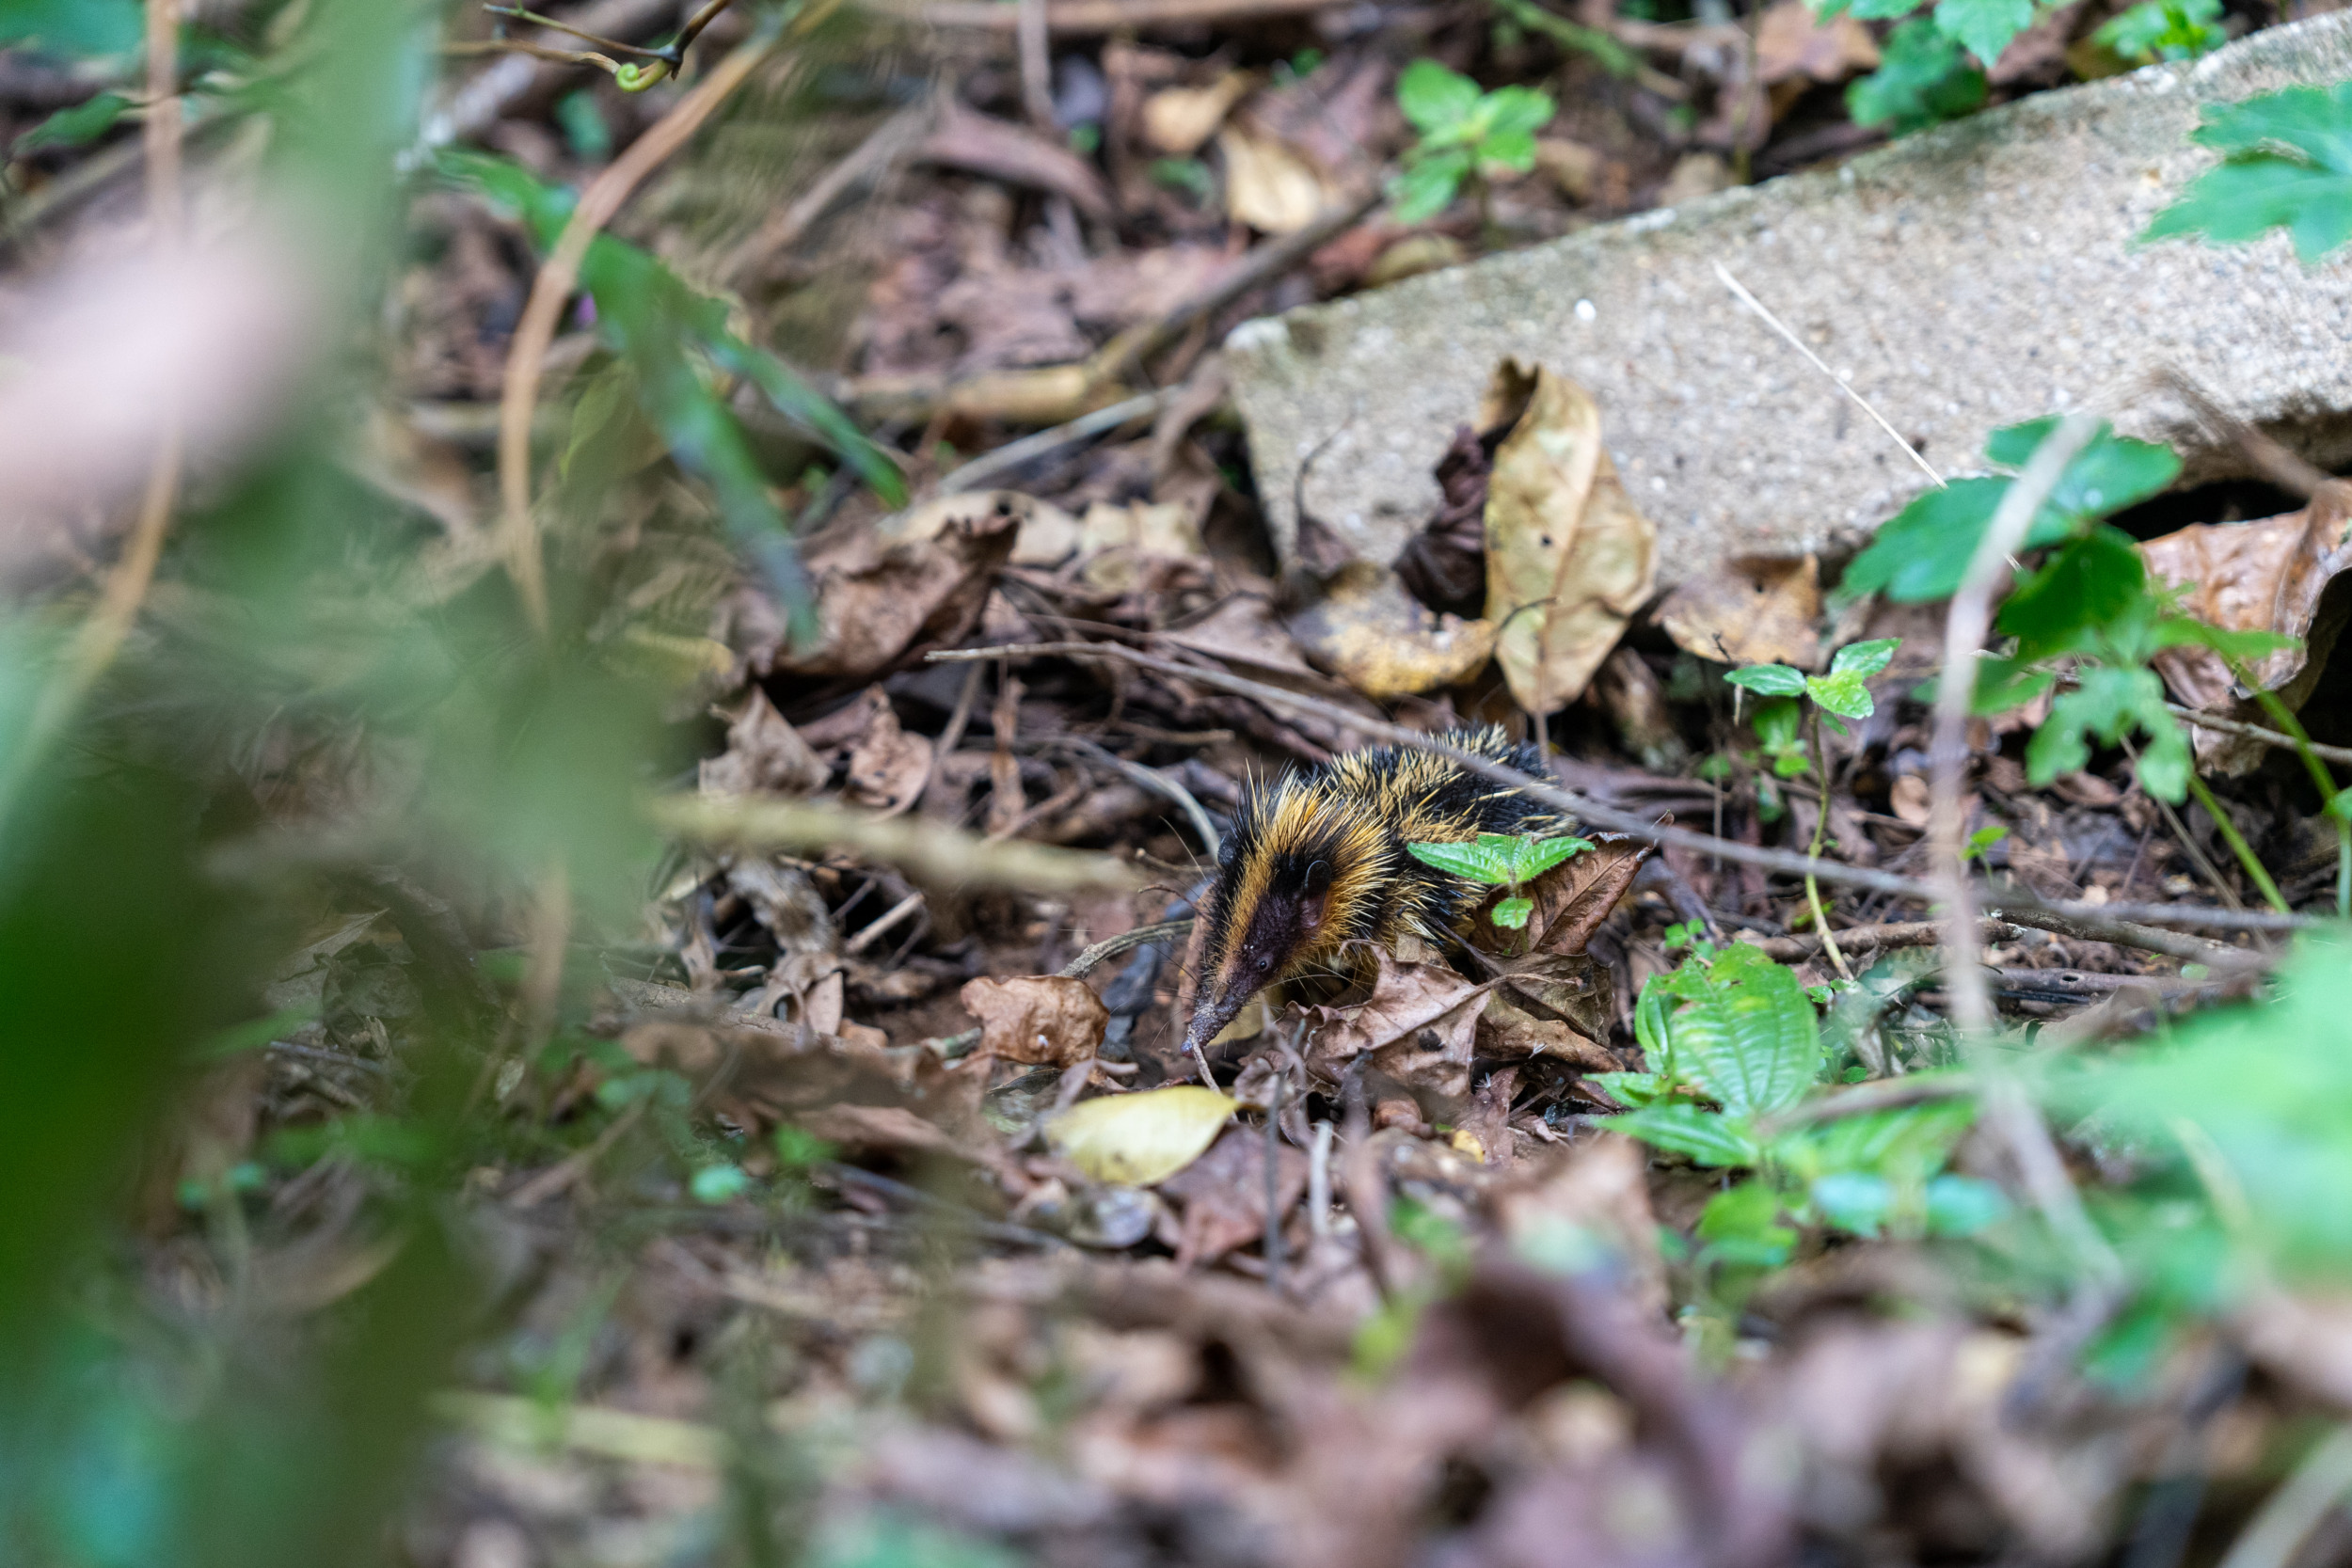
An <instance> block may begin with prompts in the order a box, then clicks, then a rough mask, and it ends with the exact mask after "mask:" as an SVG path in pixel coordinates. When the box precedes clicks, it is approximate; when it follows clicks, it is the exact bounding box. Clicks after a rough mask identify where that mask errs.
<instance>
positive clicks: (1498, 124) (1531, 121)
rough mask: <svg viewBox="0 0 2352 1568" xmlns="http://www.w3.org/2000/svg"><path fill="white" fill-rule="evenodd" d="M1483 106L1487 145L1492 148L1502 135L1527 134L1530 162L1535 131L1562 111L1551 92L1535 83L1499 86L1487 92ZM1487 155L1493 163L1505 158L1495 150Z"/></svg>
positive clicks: (1500, 161) (1547, 123) (1533, 148)
mask: <svg viewBox="0 0 2352 1568" xmlns="http://www.w3.org/2000/svg"><path fill="white" fill-rule="evenodd" d="M1482 107H1483V108H1484V109H1485V110H1486V138H1487V146H1488V147H1489V148H1491V147H1492V146H1493V145H1494V142H1495V139H1496V138H1498V137H1502V136H1508V135H1520V136H1526V137H1528V138H1529V141H1528V157H1529V159H1530V160H1531V163H1532V160H1533V159H1534V151H1535V144H1534V135H1535V133H1536V132H1538V131H1540V130H1542V129H1543V128H1544V127H1545V126H1547V125H1549V124H1550V123H1551V117H1552V116H1553V115H1554V114H1556V113H1558V112H1559V111H1558V109H1557V108H1556V107H1555V105H1554V104H1553V103H1552V102H1551V94H1549V93H1548V92H1538V91H1536V90H1535V89H1534V87H1497V88H1496V89H1495V90H1494V91H1492V92H1490V93H1488V94H1487V95H1486V102H1485V103H1484V104H1483V105H1482ZM1487 159H1488V161H1489V162H1492V163H1502V162H1503V161H1504V160H1503V159H1502V157H1501V156H1500V155H1498V154H1496V153H1494V152H1492V151H1489V152H1488V153H1487Z"/></svg>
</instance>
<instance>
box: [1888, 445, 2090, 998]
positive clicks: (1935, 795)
mask: <svg viewBox="0 0 2352 1568" xmlns="http://www.w3.org/2000/svg"><path fill="white" fill-rule="evenodd" d="M2098 431H2099V421H2098V420H2097V419H2095V418H2094V417H2092V416H2091V415H2089V414H2070V415H2068V416H2067V417H2066V418H2065V419H2064V420H2061V421H2059V423H2058V428H2057V429H2056V430H2053V431H2052V432H2050V434H2049V435H2048V436H2045V437H2043V439H2042V444H2041V445H2040V446H2039V447H2037V448H2035V449H2034V454H2033V458H2032V460H2031V461H2030V462H2028V463H2027V464H2026V468H2025V471H2024V472H2023V473H2021V474H2019V475H2018V476H2017V478H2016V479H2015V480H2014V481H2013V482H2012V483H2010V487H2009V488H2008V490H2007V491H2005V492H2003V494H2002V496H2001V504H2000V505H1999V506H1998V507H1997V508H1995V509H1994V513H1993V521H1992V522H1991V523H1990V524H1989V525H1987V526H1986V528H1985V531H1984V537H1983V538H1981V539H1979V540H1978V541H1977V548H1976V551H1975V553H1974V554H1972V555H1971V556H1969V558H1968V567H1967V570H1966V571H1964V572H1963V573H1962V574H1961V578H1960V588H1959V591H1958V592H1956V593H1954V594H1952V603H1951V609H1950V610H1948V611H1947V613H1946V615H1945V619H1944V673H1943V679H1942V680H1941V681H1940V682H1939V683H1938V684H1937V686H1936V689H1935V739H1934V742H1933V746H1932V749H1931V751H1930V752H1929V760H1930V765H1931V768H1932V769H1933V772H1932V775H1931V779H1932V784H1933V789H1932V791H1931V796H1930V806H1929V813H1928V823H1929V827H1928V834H1929V839H1930V842H1931V844H1932V845H1933V846H1934V854H1935V859H1934V865H1935V872H1934V879H1935V882H1936V884H1937V889H1938V891H1939V892H1940V894H1941V895H1942V897H1943V902H1944V926H1945V930H1946V933H1947V934H1946V937H1945V943H1946V945H1945V953H1944V969H1945V975H1946V981H1947V989H1948V990H1949V992H1950V995H1951V999H1952V1000H1951V1007H1952V1022H1954V1023H1955V1024H1957V1025H1959V1027H1960V1031H1961V1033H1962V1035H1963V1036H1974V1035H1981V1034H1983V1033H1985V1032H1986V1031H1987V1030H1989V1029H1990V1028H1992V1026H1993V1001H1992V998H1991V997H1990V996H1988V995H1987V994H1986V992H1985V988H1984V976H1983V975H1981V974H1978V973H1977V952H1978V949H1977V919H1978V916H1977V890H1976V884H1975V883H1974V882H1972V881H1971V880H1970V879H1969V877H1968V863H1967V862H1966V861H1964V860H1963V859H1962V858H1961V838H1962V829H1963V826H1964V823H1963V820H1962V810H1961V790H1962V786H1963V775H1964V774H1965V772H1966V770H1967V766H1968V707H1969V704H1970V702H1971V701H1972V700H1973V699H1974V698H1975V696H1976V691H1977V656H1978V655H1979V653H1980V652H1981V651H1982V650H1983V648H1984V637H1985V633H1986V632H1987V631H1989V630H1991V629H1992V625H1993V600H1994V595H1995V594H1997V593H1998V592H1999V590H2000V588H2001V585H2002V584H2003V583H2004V582H2006V581H2007V580H2008V578H2009V562H2010V557H2011V556H2014V555H2015V554H2016V553H2017V550H2018V547H2019V546H2022V545H2024V544H2025V542H2026V532H2027V531H2028V530H2030V529H2031V528H2032V527H2033V519H2034V514H2036V513H2037V512H2040V511H2041V510H2042V502H2043V501H2044V500H2046V499H2049V495H2050V492H2051V491H2052V490H2054V489H2056V488H2057V487H2058V479H2059V477H2060V476H2061V475H2063V474H2064V473H2065V472H2066V466H2067V465H2068V464H2069V463H2072V462H2073V461H2074V454H2075V453H2076V452H2079V451H2082V450H2083V448H2085V447H2087V446H2089V445H2090V438H2091V437H2092V436H2095V435H2097V434H2098Z"/></svg>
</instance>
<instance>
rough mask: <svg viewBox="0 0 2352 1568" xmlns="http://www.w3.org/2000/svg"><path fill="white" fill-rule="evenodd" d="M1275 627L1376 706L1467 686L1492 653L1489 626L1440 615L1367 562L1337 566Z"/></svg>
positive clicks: (1388, 572)
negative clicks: (1443, 688)
mask: <svg viewBox="0 0 2352 1568" xmlns="http://www.w3.org/2000/svg"><path fill="white" fill-rule="evenodd" d="M1283 625H1285V626H1288V627H1289V628H1290V633H1291V635H1292V636H1293V637H1295V638H1296V639H1297V640H1298V645H1299V646H1300V647H1301V648H1303V649H1305V650H1306V653H1307V657H1309V658H1311V659H1312V660H1313V661H1314V662H1315V663H1316V664H1318V665H1320V666H1321V667H1322V668H1324V669H1325V670H1327V671H1329V672H1330V673H1332V674H1334V675H1337V676H1338V677H1339V678H1340V679H1342V680H1343V681H1345V682H1346V683H1347V684H1348V685H1350V686H1352V687H1354V688H1355V689H1357V690H1359V691H1360V692H1362V693H1363V694H1364V695H1365V696H1367V697H1371V698H1373V699H1375V701H1382V702H1385V701H1389V700H1391V699H1393V698H1397V697H1409V696H1413V695H1415V694H1417V693H1419V692H1422V691H1430V690H1434V689H1437V688H1438V687H1441V686H1452V685H1454V684H1455V683H1456V682H1459V681H1464V680H1468V679H1469V678H1470V676H1471V675H1473V674H1475V673H1477V672H1478V671H1479V670H1480V669H1482V668H1484V667H1485V665H1486V660H1487V659H1488V658H1490V657H1493V654H1494V645H1495V628H1494V626H1493V623H1491V622H1488V621H1465V620H1463V619H1462V618H1461V617H1460V616H1458V615H1446V614H1440V613H1438V611H1436V610H1431V609H1430V608H1429V607H1428V606H1426V605H1424V604H1422V602H1421V601H1420V600H1419V599H1417V598H1415V597H1413V595H1412V594H1408V593H1406V591H1405V584H1404V582H1403V580H1402V579H1401V578H1398V576H1397V575H1396V573H1395V572H1393V571H1391V569H1390V568H1388V567H1386V566H1378V565H1375V564H1374V563H1373V562H1369V561H1357V562H1349V563H1348V564H1347V565H1346V566H1343V567H1342V568H1341V569H1340V571H1339V572H1338V573H1336V574H1335V575H1333V576H1332V577H1331V578H1328V579H1327V580H1326V581H1325V582H1324V584H1323V585H1322V587H1321V589H1320V590H1319V591H1317V592H1316V593H1315V594H1313V596H1312V597H1311V598H1310V599H1309V601H1308V602H1307V603H1306V604H1305V605H1304V606H1303V607H1302V608H1300V609H1299V610H1296V611H1295V612H1294V613H1293V614H1291V615H1290V616H1288V617H1286V618H1285V620H1284V622H1283Z"/></svg>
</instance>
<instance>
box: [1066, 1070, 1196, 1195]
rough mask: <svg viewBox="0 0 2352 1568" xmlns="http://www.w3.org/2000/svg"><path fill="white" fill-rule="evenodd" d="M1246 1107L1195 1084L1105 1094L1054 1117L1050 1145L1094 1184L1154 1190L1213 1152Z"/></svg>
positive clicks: (1080, 1103)
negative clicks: (1228, 1125)
mask: <svg viewBox="0 0 2352 1568" xmlns="http://www.w3.org/2000/svg"><path fill="white" fill-rule="evenodd" d="M1240 1108H1241V1102H1240V1101H1235V1100H1229V1099H1227V1098H1226V1097H1225V1096H1224V1095H1221V1094H1218V1093H1217V1092H1216V1090H1214V1089H1204V1088H1201V1087H1200V1086H1199V1085H1191V1084H1184V1085H1177V1086H1176V1087H1174V1088H1166V1089H1147V1090H1145V1091H1144V1092H1142V1093H1140V1094H1114V1095H1104V1096H1103V1097H1102V1098H1101V1099H1099V1100H1082V1101H1079V1102H1078V1103H1077V1104H1075V1105H1073V1106H1071V1107H1070V1108H1069V1109H1068V1110H1066V1111H1060V1112H1057V1113H1056V1114H1055V1115H1054V1116H1052V1117H1048V1118H1047V1119H1046V1122H1045V1141H1046V1143H1047V1144H1048V1145H1049V1146H1050V1147H1051V1148H1053V1150H1054V1152H1055V1153H1057V1154H1058V1155H1060V1156H1061V1157H1062V1158H1063V1159H1065V1160H1067V1161H1069V1162H1070V1163H1071V1164H1073V1165H1076V1166H1077V1167H1078V1168H1079V1169H1080V1170H1081V1171H1083V1172H1085V1173H1086V1175H1087V1177H1088V1179H1089V1180H1095V1181H1107V1182H1112V1183H1116V1184H1118V1185H1120V1186H1127V1187H1148V1186H1151V1185H1152V1183H1153V1182H1155V1181H1165V1180H1168V1178H1169V1177H1171V1176H1173V1175H1175V1174H1176V1173H1177V1172H1178V1171H1180V1170H1182V1169H1184V1167H1185V1166H1186V1165H1188V1164H1192V1163H1193V1162H1194V1161H1195V1160H1197V1159H1199V1158H1200V1156H1201V1155H1202V1154H1203V1153H1205V1152H1207V1150H1208V1147H1209V1146H1210V1145H1211V1144H1213V1143H1215V1142H1216V1135H1217V1132H1219V1131H1220V1130H1221V1129H1222V1128H1223V1127H1224V1126H1225V1123H1226V1121H1227V1120H1228V1119H1230V1118H1231V1117H1232V1114H1233V1113H1234V1112H1235V1111H1237V1110H1239V1109H1240Z"/></svg>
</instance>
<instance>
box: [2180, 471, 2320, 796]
mask: <svg viewBox="0 0 2352 1568" xmlns="http://www.w3.org/2000/svg"><path fill="white" fill-rule="evenodd" d="M2139 553H2140V558H2141V559H2142V560H2143V561H2145V562H2147V565H2148V571H2149V574H2150V575H2151V576H2153V577H2157V578H2163V579H2164V580H2165V581H2166V582H2169V583H2170V584H2172V585H2173V586H2174V587H2176V588H2181V589H2185V590H2186V592H2185V594H2184V595H2183V597H2182V600H2181V608H2182V609H2183V610H2185V611H2186V612H2187V613H2188V614H2191V615H2194V616H2196V617H2197V618H2198V619H2199V620H2201V621H2205V622H2208V623H2210V624H2212V625H2214V626H2220V627H2223V628H2224V629H2226V630H2230V631H2268V632H2277V633H2279V634H2280V635H2281V636H2285V637H2293V638H2297V639H2300V640H2301V641H2300V642H2299V643H2298V645H2297V646H2296V647H2293V648H2284V649H2281V650H2280V651H2279V652H2277V653H2274V654H2271V655H2269V656H2267V657H2264V658H2261V659H2258V660H2255V661H2254V662H2253V663H2252V665H2251V667H2250V668H2249V670H2248V672H2247V673H2249V674H2250V675H2251V676H2252V677H2253V678H2254V680H2255V682H2256V683H2257V684H2258V685H2259V687H2260V688H2261V689H2265V690H2269V691H2273V692H2276V693H2277V694H2278V697H2279V700H2280V702H2282V703H2284V704H2286V705H2287V706H2288V707H2289V708H2300V707H2301V706H2302V705H2303V704H2304V702H2305V701H2306V700H2307V699H2308V698H2309V697H2310V696H2311V693H2312V688H2313V687H2315V686H2316V685H2317V684H2318V682H2319V676H2320V673H2321V672H2322V671H2323V670H2324V669H2325V668H2326V667H2327V663H2328V655H2329V654H2330V653H2331V652H2333V651H2334V648H2335V643H2336V640H2337V638H2338V637H2339V636H2341V635H2342V633H2343V631H2344V621H2345V618H2346V616H2347V614H2352V604H2347V603H2346V598H2347V595H2346V594H2344V593H2342V592H2339V593H2337V594H2333V595H2332V596H2331V595H2330V594H2329V593H2328V589H2329V587H2330V585H2331V584H2333V583H2334V582H2335V580H2336V579H2337V578H2339V577H2340V576H2342V575H2343V573H2344V569H2345V568H2346V567H2352V482H2346V481H2343V480H2334V481H2330V482H2329V483H2326V484H2323V485H2322V486H2320V488H2319V491H2318V493H2317V494H2316V495H2314V496H2312V500H2311V504H2310V505H2309V506H2306V507H2305V508H2304V509H2303V510H2302V511H2300V512H2290V513H2287V514H2286V515H2283V516H2279V517H2266V518H2264V519H2263V520H2262V521H2260V522H2252V523H2193V524H2191V525H2190V526H2188V527H2187V528H2185V529H2181V530H2179V531H2176V532H2172V533H2168V534H2166V535H2164V536H2163V537H2162V538H2159V539H2151V540H2149V541H2148V542H2147V543H2146V544H2144V545H2142V546H2139ZM2153 663H2154V665H2155V667H2156V670H2157V672H2158V673H2161V674H2162V675H2163V676H2164V679H2165V684H2166V685H2167V686H2169V687H2170V688H2171V689H2172V694H2173V695H2174V696H2175V697H2177V698H2178V699H2179V700H2180V701H2182V702H2183V703H2185V704H2186V705H2189V706H2190V707H2194V708H2201V709H2203V710H2205V711H2206V712H2213V713H2221V714H2224V715H2227V716H2228V717H2230V718H2233V719H2241V720H2245V721H2249V722H2252V723H2263V722H2265V720H2264V716H2263V711H2262V705H2261V704H2260V703H2258V702H2257V701H2255V700H2254V697H2253V695H2252V692H2251V690H2249V689H2242V688H2240V687H2239V686H2238V685H2237V684H2236V682H2235V681H2234V680H2233V678H2232V677H2231V674H2230V671H2229V667H2228V666H2227V665H2225V664H2224V663H2223V662H2222V660H2221V657H2220V656H2219V655H2217V654H2216V653H2214V652H2213V651H2212V650H2210V649H2207V648H2196V647H2177V648H2167V649H2165V650H2164V651H2163V652H2161V653H2159V654H2157V655H2156V657H2155V658H2154V660H2153ZM2191 733H2192V735H2193V736H2194V738H2195V741H2196V745H2197V758H2198V761H2199V763H2200V765H2201V766H2202V767H2204V768H2214V769H2217V770H2219V771H2221V772H2223V773H2230V774H2236V773H2243V772H2246V771H2248V770H2249V769H2250V768H2254V767H2255V766H2257V765H2258V764H2259V763H2260V762H2261V760H2262V757H2263V754H2264V751H2265V748H2264V746H2263V744H2262V742H2260V741H2256V740H2248V739H2244V738H2242V737H2240V736H2226V735H2217V734H2216V733H2214V732H2213V731H2211V730H2194V731H2192V732H2191Z"/></svg>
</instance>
